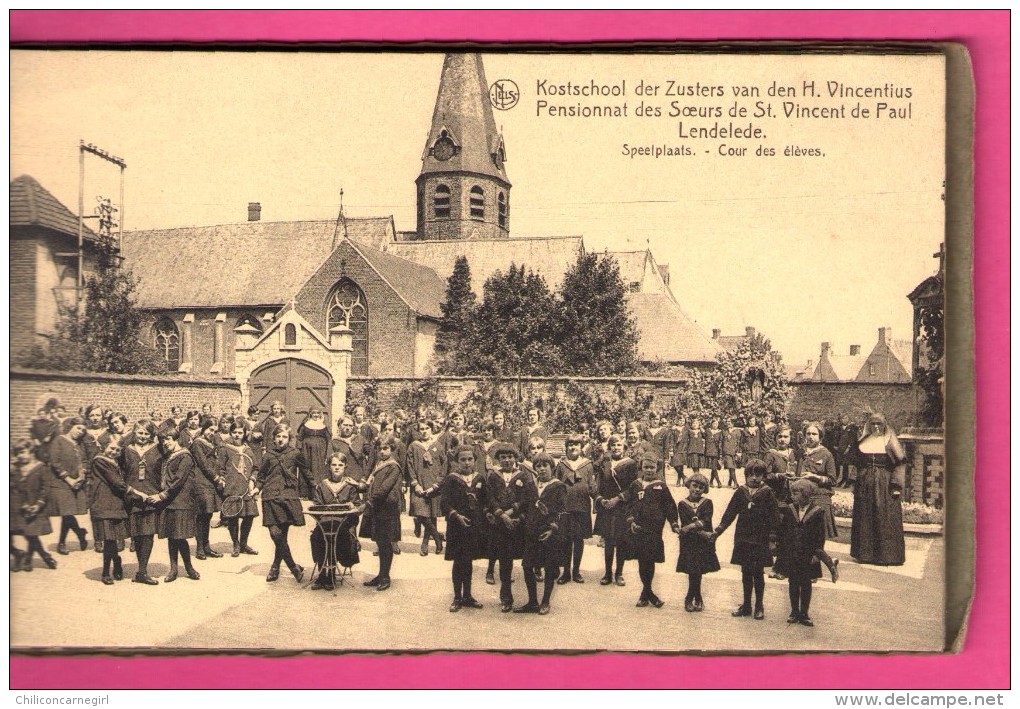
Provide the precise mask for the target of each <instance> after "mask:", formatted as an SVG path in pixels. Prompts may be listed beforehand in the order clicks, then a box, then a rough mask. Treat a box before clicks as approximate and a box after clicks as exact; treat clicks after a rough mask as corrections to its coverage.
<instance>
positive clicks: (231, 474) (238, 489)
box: [216, 420, 259, 557]
mask: <svg viewBox="0 0 1020 709" xmlns="http://www.w3.org/2000/svg"><path fill="white" fill-rule="evenodd" d="M246 435H247V427H246V426H245V424H244V421H237V420H235V421H234V423H233V425H232V426H231V427H230V443H227V444H225V445H222V446H220V447H219V448H218V449H217V450H216V470H217V471H219V473H220V475H222V476H223V497H224V499H225V498H227V497H241V498H242V501H241V511H240V512H239V513H238V514H237V516H235V517H227V518H226V520H225V522H226V525H227V531H228V532H230V541H231V543H232V544H233V545H234V548H233V551H232V552H231V553H230V555H231V556H233V557H237V556H240V555H241V554H253V555H254V554H258V552H257V551H255V550H254V549H252V548H251V547H250V546H248V535H249V534H251V527H252V524H253V523H254V522H255V518H256V517H258V516H259V508H258V505H257V504H255V497H254V490H255V470H256V465H255V455H254V453H252V449H251V448H250V447H248V445H247V444H246V443H245V440H244V439H245V436H246Z"/></svg>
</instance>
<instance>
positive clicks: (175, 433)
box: [156, 426, 181, 441]
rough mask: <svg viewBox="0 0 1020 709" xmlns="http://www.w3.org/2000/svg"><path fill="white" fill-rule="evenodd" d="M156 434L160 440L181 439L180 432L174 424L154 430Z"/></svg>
mask: <svg viewBox="0 0 1020 709" xmlns="http://www.w3.org/2000/svg"><path fill="white" fill-rule="evenodd" d="M156 435H157V436H158V437H159V440H160V441H166V440H173V441H179V440H181V432H180V431H179V430H178V429H177V427H176V426H165V427H164V428H161V429H159V431H157V432H156Z"/></svg>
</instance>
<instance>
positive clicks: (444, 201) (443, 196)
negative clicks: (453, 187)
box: [432, 185, 450, 219]
mask: <svg viewBox="0 0 1020 709" xmlns="http://www.w3.org/2000/svg"><path fill="white" fill-rule="evenodd" d="M432 204H433V206H434V207H435V212H436V219H449V218H450V188H449V187H448V186H447V185H436V194H435V196H434V197H433V198H432Z"/></svg>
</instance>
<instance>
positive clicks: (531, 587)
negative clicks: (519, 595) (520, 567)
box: [524, 565, 560, 605]
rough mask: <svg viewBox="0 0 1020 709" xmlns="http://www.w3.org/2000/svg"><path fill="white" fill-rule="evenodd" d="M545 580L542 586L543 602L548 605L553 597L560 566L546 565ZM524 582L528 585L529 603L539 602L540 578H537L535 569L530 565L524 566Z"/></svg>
mask: <svg viewBox="0 0 1020 709" xmlns="http://www.w3.org/2000/svg"><path fill="white" fill-rule="evenodd" d="M544 570H545V580H544V581H543V582H542V583H543V588H542V604H543V605H548V604H549V600H550V599H551V598H552V592H553V587H554V586H555V585H556V579H557V578H559V575H560V567H558V566H556V565H551V566H546V567H545V569H544ZM524 583H525V584H526V585H527V587H528V603H530V604H535V603H538V579H536V578H535V570H534V569H533V568H531V567H530V566H525V567H524Z"/></svg>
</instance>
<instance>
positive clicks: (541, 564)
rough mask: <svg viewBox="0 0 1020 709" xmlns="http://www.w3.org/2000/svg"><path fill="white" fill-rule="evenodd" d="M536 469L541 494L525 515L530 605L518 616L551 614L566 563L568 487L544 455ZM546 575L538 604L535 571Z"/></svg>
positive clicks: (534, 463)
mask: <svg viewBox="0 0 1020 709" xmlns="http://www.w3.org/2000/svg"><path fill="white" fill-rule="evenodd" d="M531 465H532V467H533V468H534V469H535V487H536V490H537V492H538V496H537V499H536V500H535V503H534V504H533V505H531V506H530V507H529V509H528V511H527V513H526V515H525V522H524V560H523V561H522V562H521V565H522V566H523V567H524V583H525V584H526V585H527V587H528V602H527V603H526V604H525V605H523V606H521V607H520V608H516V609H514V612H515V613H538V614H539V615H545V614H546V613H548V612H549V602H550V600H551V599H552V592H553V586H554V585H555V584H556V577H557V576H558V575H559V571H560V564H561V563H562V561H563V524H562V522H563V515H564V513H565V506H566V499H567V486H566V485H565V484H564V483H563V482H562V481H561V480H557V479H556V478H555V477H553V467H554V465H555V464H554V462H553V459H552V456H550V455H548V454H546V453H540V454H539V455H537V456H535V457H534V459H532V461H531ZM537 568H541V569H542V570H543V571H544V576H545V578H544V589H543V593H542V602H541V603H539V601H538V580H539V579H538V578H537V574H536V573H535V569H537Z"/></svg>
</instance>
